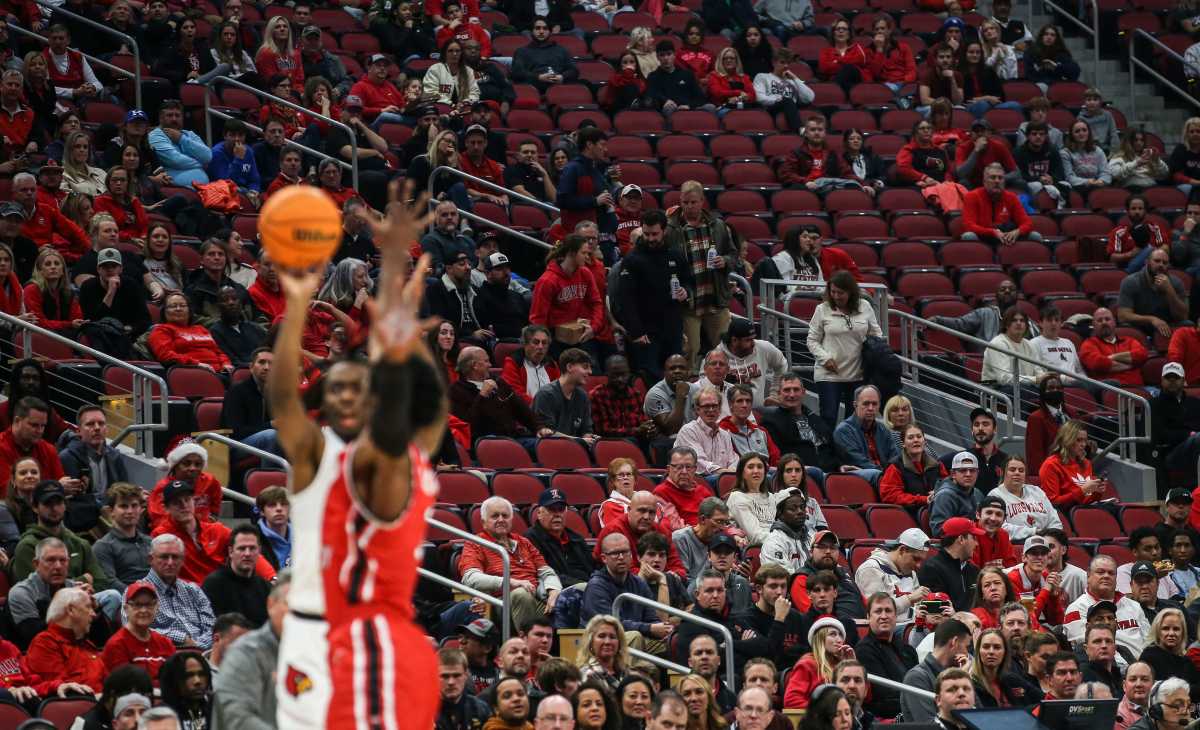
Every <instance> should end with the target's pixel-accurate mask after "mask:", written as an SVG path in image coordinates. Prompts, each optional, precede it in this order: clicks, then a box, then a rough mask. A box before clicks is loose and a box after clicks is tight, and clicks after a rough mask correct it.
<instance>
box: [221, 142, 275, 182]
mask: <svg viewBox="0 0 1200 730" xmlns="http://www.w3.org/2000/svg"><path fill="white" fill-rule="evenodd" d="M208 176H209V178H211V179H213V180H232V181H233V182H234V184H236V185H237V186H238V189H239V190H253V191H255V192H261V191H262V178H260V177H259V175H258V163H256V162H255V161H254V153H253V152H252V151H251V150H250V146H249V145H246V154H245V156H244V157H243V158H242V159H240V160H239V159H237V158H236V157H234V156H233V150H232V149H229V148H227V147H226V146H225V143H224V142H218V143H217V145H216V146H215V147H213V149H212V162H210V163H208Z"/></svg>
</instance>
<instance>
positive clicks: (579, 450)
mask: <svg viewBox="0 0 1200 730" xmlns="http://www.w3.org/2000/svg"><path fill="white" fill-rule="evenodd" d="M534 450H535V452H536V453H537V460H538V464H539V465H541V466H544V467H546V468H548V469H587V468H588V467H590V466H592V457H591V456H590V455H589V454H588V451H587V449H585V448H584V447H583V445H582V444H581V443H580V442H579V441H576V440H575V439H569V438H542V439H538V441H537V446H536V447H535V449H534Z"/></svg>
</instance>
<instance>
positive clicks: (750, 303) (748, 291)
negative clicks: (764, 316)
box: [728, 271, 754, 322]
mask: <svg viewBox="0 0 1200 730" xmlns="http://www.w3.org/2000/svg"><path fill="white" fill-rule="evenodd" d="M728 276H729V278H730V279H733V281H734V282H735V283H736V284H737V285H738V286H740V287H741V288H742V298H743V299H744V300H745V301H744V302H743V306H744V307H745V308H746V316H747V317H749V318H750V321H751V322H753V321H754V289H752V288H751V287H750V282H749V280H747V279H746V277H744V276H742V275H741V274H735V273H733V272H732V271H731V272H729V275H728Z"/></svg>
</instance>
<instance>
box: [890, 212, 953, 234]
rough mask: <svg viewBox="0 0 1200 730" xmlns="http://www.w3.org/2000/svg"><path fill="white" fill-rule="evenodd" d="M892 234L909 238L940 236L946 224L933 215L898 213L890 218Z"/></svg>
mask: <svg viewBox="0 0 1200 730" xmlns="http://www.w3.org/2000/svg"><path fill="white" fill-rule="evenodd" d="M892 235H894V236H895V237H896V238H907V239H910V240H922V239H928V238H940V237H942V236H945V235H946V226H945V225H944V224H943V223H942V219H941V218H938V217H936V216H934V215H898V216H896V217H895V218H893V219H892Z"/></svg>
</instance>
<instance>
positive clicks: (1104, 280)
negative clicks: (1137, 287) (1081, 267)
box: [1079, 269, 1125, 296]
mask: <svg viewBox="0 0 1200 730" xmlns="http://www.w3.org/2000/svg"><path fill="white" fill-rule="evenodd" d="M1124 280H1125V272H1124V271H1119V270H1117V269H1094V270H1092V271H1085V272H1084V273H1083V276H1081V277H1080V278H1079V285H1080V288H1082V289H1083V293H1084V294H1087V295H1088V296H1095V295H1097V294H1108V293H1116V292H1117V291H1119V290H1120V288H1121V282H1122V281H1124Z"/></svg>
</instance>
